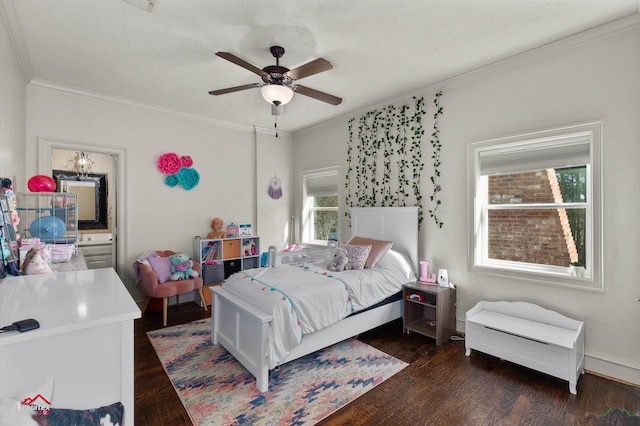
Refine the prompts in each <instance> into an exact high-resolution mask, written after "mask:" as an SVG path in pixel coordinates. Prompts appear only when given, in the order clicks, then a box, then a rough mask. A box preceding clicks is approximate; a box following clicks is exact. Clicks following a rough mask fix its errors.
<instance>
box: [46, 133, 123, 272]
mask: <svg viewBox="0 0 640 426" xmlns="http://www.w3.org/2000/svg"><path fill="white" fill-rule="evenodd" d="M54 148H57V149H68V150H80V149H84V150H90V151H92V152H97V153H100V154H109V155H115V156H117V157H118V160H117V162H116V188H117V191H116V206H117V208H116V216H115V221H114V223H113V225H114V229H113V234H114V235H115V236H116V247H117V253H118V255H117V264H116V267H117V271H118V274H119V275H120V276H121V277H124V276H126V272H125V271H127V270H128V269H127V263H126V262H127V259H128V258H129V253H128V251H127V244H126V240H127V208H126V199H127V197H126V185H125V182H126V170H127V167H126V157H127V156H126V153H127V150H126V149H125V148H113V147H107V146H101V145H93V144H90V143H88V142H84V141H71V140H60V139H56V138H51V137H47V136H39V137H38V150H39V153H38V157H39V166H38V170H39V173H41V174H46V175H48V174H50V173H51V170H52V167H51V151H52V150H53V149H54ZM123 281H124V280H123Z"/></svg>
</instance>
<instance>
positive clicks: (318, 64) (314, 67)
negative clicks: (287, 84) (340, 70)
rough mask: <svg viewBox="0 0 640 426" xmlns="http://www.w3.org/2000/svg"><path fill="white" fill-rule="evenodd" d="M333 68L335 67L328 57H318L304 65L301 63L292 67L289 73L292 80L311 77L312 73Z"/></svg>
mask: <svg viewBox="0 0 640 426" xmlns="http://www.w3.org/2000/svg"><path fill="white" fill-rule="evenodd" d="M331 68H333V65H331V62H329V61H327V60H326V59H322V58H318V59H314V60H313V61H311V62H307V63H306V64H304V65H300V66H299V67H298V68H294V69H292V70H291V71H289V72H287V75H288V76H289V77H291V79H292V80H299V79H301V78H304V77H309V76H310V75H314V74H318V73H320V72H322V71H327V70H330V69H331Z"/></svg>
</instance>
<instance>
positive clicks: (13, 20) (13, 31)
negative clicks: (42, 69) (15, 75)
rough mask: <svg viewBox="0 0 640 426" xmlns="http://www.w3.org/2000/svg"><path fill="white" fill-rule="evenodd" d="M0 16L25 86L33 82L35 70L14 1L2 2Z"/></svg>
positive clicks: (5, 0)
mask: <svg viewBox="0 0 640 426" xmlns="http://www.w3.org/2000/svg"><path fill="white" fill-rule="evenodd" d="M0 15H2V21H3V22H4V25H5V27H6V28H7V35H8V36H9V42H10V43H11V47H13V51H14V52H15V54H16V58H17V60H18V65H19V66H20V71H21V72H22V78H23V79H24V81H25V84H27V83H29V82H30V81H31V80H33V77H34V76H33V69H32V68H31V60H30V59H29V51H28V50H27V44H26V43H25V41H24V38H23V37H22V28H21V27H20V21H19V20H18V15H17V14H16V9H15V7H14V5H13V0H0Z"/></svg>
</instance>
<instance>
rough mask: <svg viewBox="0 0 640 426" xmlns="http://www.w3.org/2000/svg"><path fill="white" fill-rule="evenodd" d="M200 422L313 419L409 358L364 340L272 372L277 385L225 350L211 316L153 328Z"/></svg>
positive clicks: (166, 364)
mask: <svg viewBox="0 0 640 426" xmlns="http://www.w3.org/2000/svg"><path fill="white" fill-rule="evenodd" d="M147 334H148V336H149V339H150V340H151V344H152V345H153V347H154V349H155V350H156V353H157V354H158V358H160V361H161V362H162V365H163V367H164V370H165V371H166V373H167V375H168V376H169V379H170V380H171V383H173V387H174V388H175V390H176V392H177V393H178V396H179V397H180V400H181V401H182V404H183V405H184V407H185V408H186V410H187V412H188V413H189V417H191V421H192V422H193V423H194V424H195V425H243V424H246V425H254V424H259V425H282V424H286V425H312V424H315V423H317V422H319V421H320V420H322V419H324V418H325V417H327V416H329V415H330V414H331V413H333V412H335V411H336V410H338V409H339V408H340V407H343V406H344V405H346V404H348V403H349V402H351V401H353V400H354V399H356V398H357V397H359V396H360V395H362V394H364V393H366V392H368V391H370V390H371V389H373V388H374V387H375V386H377V385H379V384H380V383H382V382H384V381H385V380H387V379H388V378H389V377H391V376H393V375H394V374H396V373H397V372H398V371H400V370H402V369H403V368H405V367H406V366H407V365H408V364H407V363H405V362H403V361H400V360H398V359H396V358H394V357H392V356H389V355H387V354H385V353H384V352H381V351H379V350H377V349H375V348H373V347H371V346H369V345H367V344H365V343H362V342H360V341H359V340H356V339H349V340H346V341H344V342H341V343H337V344H335V345H333V346H330V347H328V348H325V349H322V350H320V351H318V352H316V353H313V354H310V355H307V356H305V357H303V358H300V359H298V360H295V361H292V362H289V363H287V364H285V365H283V366H281V367H280V368H278V369H276V370H274V371H271V374H270V375H269V391H268V392H265V393H262V394H261V393H260V392H258V389H257V388H256V386H255V378H254V377H253V376H252V375H251V374H250V373H249V372H248V371H247V370H246V369H245V368H244V367H243V366H242V365H241V364H240V363H239V362H237V361H236V360H235V358H234V357H233V356H231V354H229V353H228V352H227V351H226V350H225V349H224V348H222V347H221V346H219V345H216V346H214V345H212V344H211V323H210V320H208V319H206V320H199V321H195V322H191V323H188V324H183V325H177V326H174V327H169V328H164V329H161V330H154V331H150V332H149V333H147Z"/></svg>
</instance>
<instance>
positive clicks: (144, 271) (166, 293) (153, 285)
mask: <svg viewBox="0 0 640 426" xmlns="http://www.w3.org/2000/svg"><path fill="white" fill-rule="evenodd" d="M156 253H158V254H159V255H160V256H161V257H167V256H171V255H172V254H175V252H174V251H171V250H165V251H156ZM191 260H193V258H192V259H191ZM139 268H140V279H141V283H142V289H143V290H144V294H145V295H146V296H147V297H146V299H145V301H144V306H143V307H142V313H143V314H144V312H145V311H146V310H147V306H148V305H149V301H151V298H152V297H155V298H158V299H162V325H163V326H165V327H166V325H167V305H168V302H169V297H172V296H175V297H176V304H178V302H179V298H180V295H181V294H185V293H189V292H192V291H194V290H198V293H200V299H201V300H204V294H203V293H202V270H201V266H200V263H198V262H195V261H194V262H193V269H194V270H195V271H196V272H198V275H199V276H198V277H196V278H191V279H188V280H179V281H165V282H163V283H158V276H157V275H156V273H155V272H154V271H153V269H151V267H150V266H149V265H146V264H144V263H140V264H139ZM204 310H205V311H206V310H207V305H206V303H205V304H204Z"/></svg>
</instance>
